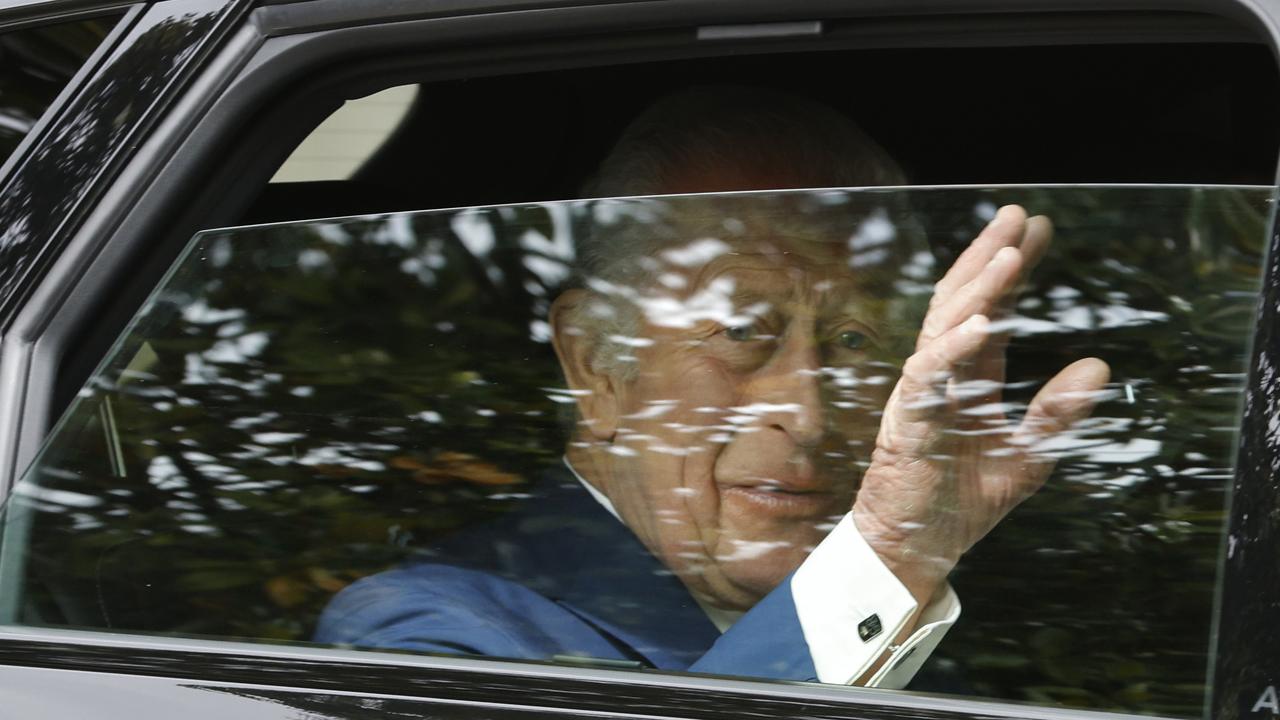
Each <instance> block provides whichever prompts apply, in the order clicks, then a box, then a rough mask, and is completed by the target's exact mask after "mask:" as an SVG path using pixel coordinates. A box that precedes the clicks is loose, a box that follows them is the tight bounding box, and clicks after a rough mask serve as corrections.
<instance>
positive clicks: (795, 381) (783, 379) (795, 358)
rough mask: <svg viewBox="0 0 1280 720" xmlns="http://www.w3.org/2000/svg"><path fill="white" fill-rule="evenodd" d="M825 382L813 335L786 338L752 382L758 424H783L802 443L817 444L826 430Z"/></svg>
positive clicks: (781, 427) (752, 395) (781, 426)
mask: <svg viewBox="0 0 1280 720" xmlns="http://www.w3.org/2000/svg"><path fill="white" fill-rule="evenodd" d="M806 336H807V337H806ZM821 386H822V366H821V358H820V355H819V348H818V345H817V343H816V342H815V341H814V339H813V337H812V336H810V335H809V334H808V333H804V334H802V335H801V334H798V335H796V336H792V337H788V338H786V339H785V340H784V342H783V344H782V345H781V346H780V347H779V348H778V350H777V352H776V353H775V354H774V356H773V358H771V359H770V361H769V362H768V363H767V364H766V365H765V366H764V367H762V368H760V370H759V371H757V373H756V377H755V378H754V379H753V381H752V383H751V388H750V392H749V394H750V398H749V403H750V404H751V405H752V406H754V407H755V408H756V409H757V411H758V413H759V416H758V417H759V419H758V420H757V422H756V423H755V425H756V426H757V427H776V428H779V429H781V430H783V431H784V432H786V433H787V435H789V436H790V437H791V439H792V441H793V442H795V443H796V444H797V445H800V446H802V447H815V446H817V445H818V443H819V442H821V441H822V438H823V436H824V435H825V434H826V418H825V417H824V412H825V411H824V409H823V403H822V395H821Z"/></svg>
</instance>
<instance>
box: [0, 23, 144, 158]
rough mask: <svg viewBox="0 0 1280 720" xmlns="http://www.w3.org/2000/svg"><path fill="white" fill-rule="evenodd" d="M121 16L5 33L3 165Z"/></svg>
mask: <svg viewBox="0 0 1280 720" xmlns="http://www.w3.org/2000/svg"><path fill="white" fill-rule="evenodd" d="M118 19H119V18H118V17H108V18H92V19H87V20H77V21H75V22H65V23H55V24H50V25H40V26H37V27H30V28H22V29H18V30H10V31H7V32H0V165H2V164H3V163H4V160H5V159H6V158H8V157H9V155H10V154H12V153H13V151H14V150H16V149H17V147H18V144H19V143H20V142H22V139H23V138H24V137H26V136H27V133H29V132H31V130H32V128H33V127H35V124H36V121H37V120H39V119H40V116H41V115H43V114H44V112H45V110H46V109H48V108H49V106H50V105H51V104H52V103H53V101H54V99H55V98H56V97H57V96H58V93H59V92H61V91H62V88H63V87H65V86H66V84H67V82H69V81H70V80H71V78H72V76H74V75H75V74H76V71H78V70H79V69H80V66H81V65H83V64H84V61H85V60H87V59H88V58H89V55H90V54H91V53H92V52H93V51H94V49H95V48H97V47H98V45H99V44H101V43H102V40H103V39H104V38H105V37H106V36H107V33H108V32H109V31H110V30H111V28H112V27H113V26H114V25H115V24H116V21H117V20H118Z"/></svg>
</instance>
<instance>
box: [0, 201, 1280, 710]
mask: <svg viewBox="0 0 1280 720" xmlns="http://www.w3.org/2000/svg"><path fill="white" fill-rule="evenodd" d="M1273 197H1274V188H1270V187H1245V186H1212V187H1210V186H1203V187H1197V186H1080V185H1074V186H1025V187H993V188H979V187H936V188H862V189H840V188H834V189H809V190H793V191H756V192H733V193H693V194H678V195H664V196H640V197H624V198H614V199H607V198H606V199H599V200H574V201H562V202H547V203H535V204H521V205H504V206H488V207H472V208H463V209H454V210H435V211H422V212H412V213H395V214H388V215H382V216H368V217H358V218H348V219H337V220H323V221H303V222H295V223H285V224H274V225H262V226H251V227H241V228H233V229H226V230H211V231H208V232H203V233H200V234H199V235H197V236H196V237H195V238H194V239H193V240H192V241H191V242H190V244H189V245H188V247H187V248H186V250H185V251H184V252H183V254H182V256H181V257H180V259H179V260H178V261H177V262H176V263H175V264H174V266H173V267H172V269H171V270H170V272H169V274H168V275H167V276H166V278H165V279H164V281H163V282H162V283H161V284H160V286H159V287H158V288H157V289H156V290H155V292H154V293H153V294H152V296H151V298H150V299H149V300H148V301H147V302H146V304H145V305H144V306H143V307H142V309H141V310H140V311H139V312H138V314H137V316H136V317H135V318H134V320H133V321H132V322H131V323H130V325H129V326H128V328H127V330H126V332H125V333H124V334H123V335H122V336H121V337H120V338H119V340H118V342H117V343H116V344H115V346H114V347H113V348H112V350H111V352H110V353H109V354H108V356H107V357H106V358H105V360H104V361H103V363H102V365H101V366H100V368H99V369H98V371H97V372H95V373H94V374H93V376H92V378H91V380H90V381H89V382H88V383H87V384H86V385H85V387H84V388H83V390H82V391H81V393H80V395H79V397H78V398H77V400H76V401H75V402H74V404H73V406H72V407H71V408H70V409H69V410H68V412H67V413H66V414H65V416H64V417H63V418H62V420H61V421H60V422H59V424H58V426H57V428H56V430H55V431H54V432H53V434H52V436H51V437H50V439H49V441H48V443H47V444H46V446H45V448H44V450H43V451H42V452H41V454H40V456H39V458H38V460H37V461H36V462H35V464H34V465H33V466H32V468H31V469H30V470H29V471H28V472H27V473H26V475H25V477H24V478H23V479H22V480H21V482H20V483H19V484H18V485H17V486H16V487H15V488H14V491H13V493H12V495H11V498H10V500H9V502H8V504H7V506H6V507H5V511H4V516H3V544H2V545H0V573H3V575H2V576H0V588H3V589H2V590H0V602H2V603H3V605H0V611H3V613H4V616H3V619H4V622H6V623H9V624H15V625H28V626H45V627H48V626H54V627H75V628H90V629H102V630H111V631H115V632H121V631H124V632H145V633H161V634H171V635H178V636H200V637H215V638H217V637H225V638H238V639H245V638H248V639H258V640H263V641H278V640H290V641H299V642H315V643H323V644H329V645H342V646H354V647H358V648H363V649H368V650H371V651H373V650H384V649H395V650H410V651H416V652H424V653H433V654H447V655H459V654H461V655H467V656H476V657H490V658H504V659H516V660H523V661H531V662H550V663H560V664H570V665H574V666H584V665H585V666H600V667H622V668H632V669H635V670H636V671H637V672H646V671H653V670H658V671H666V672H705V673H712V674H717V675H726V674H727V675H735V676H743V677H753V678H757V679H761V680H799V681H808V680H818V681H822V682H827V683H834V684H872V685H877V686H879V687H882V688H900V687H908V688H910V689H916V690H927V691H935V692H945V693H952V694H958V695H976V696H983V697H991V698H1007V699H1016V700H1021V701H1029V702H1033V703H1038V704H1046V705H1068V706H1076V707H1085V708H1103V709H1114V710H1124V711H1131V712H1137V713H1145V714H1159V715H1170V716H1183V717H1190V716H1196V715H1198V714H1199V713H1200V711H1201V708H1202V705H1203V702H1204V699H1205V691H1206V685H1205V673H1206V668H1207V667H1208V665H1209V632H1210V622H1211V614H1212V598H1213V593H1214V588H1215V577H1216V572H1217V564H1218V559H1219V557H1218V554H1219V547H1220V544H1221V540H1222V532H1223V521H1224V517H1225V510H1226V507H1225V504H1226V488H1227V486H1228V482H1229V478H1230V477H1231V463H1232V459H1233V447H1234V438H1235V434H1236V429H1237V423H1238V417H1237V416H1238V413H1239V402H1240V396H1241V390H1242V387H1243V383H1244V371H1245V369H1246V351H1247V342H1248V338H1249V336H1250V329H1251V327H1252V324H1253V312H1254V306H1255V302H1256V298H1257V289H1258V284H1259V273H1260V270H1259V268H1260V264H1261V258H1262V252H1263V244H1264V239H1265V234H1264V225H1265V222H1266V219H1267V216H1268V215H1269V213H1270V212H1271V208H1272V203H1273ZM1028 218H1030V219H1028ZM974 238H979V240H977V241H976V242H974V244H973V247H974V248H976V249H975V250H971V251H969V252H968V254H964V253H965V249H966V248H968V247H970V243H971V241H973V240H974ZM1005 244H1009V245H1014V246H1018V247H1019V248H1020V249H1019V250H1018V251H1017V252H1013V253H1012V255H1016V256H1018V257H1019V258H1023V259H1025V260H1026V261H1027V262H1028V263H1034V264H1035V265H1036V266H1035V268H1034V270H1030V269H1029V268H1028V271H1027V272H1022V270H1021V269H1020V268H1017V267H1014V266H1009V265H1001V263H1007V262H1020V260H1016V259H1014V258H1012V257H1011V253H1010V252H1009V251H1005V252H1003V253H1001V254H999V257H997V253H996V248H998V247H1001V246H1002V245H1005ZM984 247H985V248H987V249H986V250H983V249H982V248H984ZM983 253H986V255H984V254H983ZM1040 256H1042V258H1041V259H1039V261H1038V262H1035V260H1036V258H1037V257H1040ZM975 258H977V260H975ZM966 267H967V268H969V270H967V271H966V270H965V268H966ZM1002 267H1003V268H1004V269H1003V270H1002ZM949 270H950V271H951V272H950V274H948V271H949ZM966 272H967V273H968V274H967V275H966ZM1002 273H1004V274H1003V275H1002ZM1010 273H1011V274H1010ZM939 280H941V283H940V284H936V285H935V283H938V281H939ZM992 283H994V285H993V284H992ZM997 287H998V288H1001V289H998V290H992V289H991V288H997ZM983 288H987V289H986V290H984V289H983ZM983 293H987V295H983ZM987 296H989V297H988V299H989V300H990V303H989V304H987V305H983V302H985V301H984V300H982V299H981V298H982V297H987ZM931 303H932V305H931ZM940 308H941V310H940ZM975 313H980V314H981V315H982V316H983V317H984V318H986V320H985V321H984V320H983V318H977V319H975V320H968V321H965V322H963V323H962V321H964V320H965V318H969V317H971V316H973V315H974V314H975ZM922 327H923V331H922V330H921V328H922ZM1005 343H1007V354H1006V352H1005ZM948 358H949V359H948ZM909 359H910V360H909ZM1103 363H1105V365H1104V364H1103ZM1064 368H1067V370H1066V371H1065V372H1066V374H1065V375H1062V374H1060V373H1063V372H1064ZM1107 368H1109V372H1108V371H1107V370H1106V369H1107ZM1055 377H1056V378H1057V379H1056V380H1054V381H1053V384H1052V385H1051V386H1050V388H1049V390H1047V391H1046V393H1041V391H1042V389H1044V388H1045V387H1046V383H1047V382H1049V381H1050V380H1051V379H1053V378H1055ZM1064 378H1065V379H1064ZM913 383H914V384H913ZM921 487H926V488H927V490H925V491H921V490H920V488H921ZM1024 497H1025V501H1023V502H1019V501H1020V500H1023V498H1024ZM855 498H856V503H857V504H855ZM850 507H853V508H854V509H855V511H857V512H856V513H855V514H854V515H852V516H850V515H845V513H846V512H847V511H848V510H849V509H850ZM1006 511H1008V512H1007V516H1006V515H1005V512H1006ZM815 546H816V549H815ZM970 546H971V547H970ZM849 568H856V570H849Z"/></svg>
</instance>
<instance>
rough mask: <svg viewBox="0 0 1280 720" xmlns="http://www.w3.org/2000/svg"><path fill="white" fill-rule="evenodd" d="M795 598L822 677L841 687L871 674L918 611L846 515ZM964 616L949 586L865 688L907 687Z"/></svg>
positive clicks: (794, 580)
mask: <svg viewBox="0 0 1280 720" xmlns="http://www.w3.org/2000/svg"><path fill="white" fill-rule="evenodd" d="M791 596H792V599H793V600H794V601H795V606H796V614H797V615H798V616H799V618H800V627H801V629H802V630H803V631H804V639H805V642H806V643H807V644H808V645H809V655H810V656H811V658H812V659H813V666H814V669H815V670H817V673H818V679H819V680H821V681H822V682H824V683H834V684H838V685H848V684H851V683H853V682H854V681H855V680H857V679H858V678H860V677H862V676H863V675H864V674H866V672H867V670H868V669H869V668H870V667H872V666H873V665H874V664H875V663H876V661H877V660H879V659H880V658H881V657H882V656H883V655H884V654H885V652H886V651H887V650H889V649H890V645H891V643H892V642H893V640H894V638H896V637H898V635H900V634H901V633H902V631H903V629H904V627H905V625H906V623H907V622H908V621H909V620H910V619H911V616H912V615H913V614H914V613H915V611H916V607H917V604H916V601H915V598H913V597H912V596H911V593H910V592H908V591H907V589H906V587H904V586H903V585H902V583H901V582H899V581H898V578H897V577H895V576H894V574H893V573H892V572H890V571H889V568H887V567H885V566H884V563H883V562H881V561H880V558H879V556H877V555H876V553H875V551H874V550H872V549H871V546H869V545H868V544H867V541H866V540H864V539H863V537H862V535H861V534H860V533H859V532H858V528H857V527H856V526H855V525H854V524H853V517H852V516H851V515H847V514H846V515H845V516H844V518H843V519H841V520H840V522H839V524H837V525H836V527H835V529H834V530H832V531H831V534H829V535H828V536H827V537H826V539H824V540H823V541H822V542H821V543H820V544H819V545H818V547H816V548H814V550H813V552H812V553H810V555H809V557H808V558H807V559H806V560H805V561H804V562H803V563H802V564H801V565H800V568H799V569H798V570H796V572H795V574H794V575H793V576H792V577H791ZM959 617H960V599H959V598H958V597H956V594H955V591H954V590H952V588H951V586H950V585H947V588H946V592H945V593H944V594H943V595H942V597H941V598H939V599H937V600H934V601H933V602H931V603H930V604H929V606H928V607H926V608H925V609H924V612H922V613H921V614H920V620H919V623H918V627H917V629H916V631H915V632H913V633H912V634H911V636H910V637H909V638H907V640H906V641H905V642H903V643H902V644H901V645H899V646H897V647H895V648H893V649H892V652H891V653H890V655H889V656H888V658H887V659H886V660H885V662H884V664H883V665H882V666H880V669H879V670H877V671H876V673H875V675H873V676H872V677H871V680H870V681H869V682H867V686H868V687H885V688H893V689H900V688H902V687H905V686H906V684H907V683H908V682H910V681H911V678H912V677H914V676H915V674H916V671H918V670H919V669H920V666H922V665H924V661H925V660H927V659H928V657H929V655H930V654H931V653H932V652H933V650H934V648H936V647H937V646H938V643H939V642H941V641H942V638H943V636H944V635H945V634H946V632H947V630H949V629H951V626H952V625H954V624H955V622H956V620H957V619H959Z"/></svg>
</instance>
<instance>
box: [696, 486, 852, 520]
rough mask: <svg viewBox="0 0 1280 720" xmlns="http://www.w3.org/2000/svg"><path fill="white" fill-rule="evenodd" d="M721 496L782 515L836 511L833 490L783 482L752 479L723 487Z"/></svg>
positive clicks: (805, 516) (758, 509) (810, 516)
mask: <svg viewBox="0 0 1280 720" xmlns="http://www.w3.org/2000/svg"><path fill="white" fill-rule="evenodd" d="M721 497H722V498H724V500H725V501H727V502H730V503H743V504H745V505H747V506H749V507H751V508H753V511H754V512H760V513H767V514H769V515H775V516H782V517H803V518H815V517H821V516H824V515H827V514H830V513H831V512H833V509H832V507H831V505H832V503H833V501H834V500H835V496H834V493H832V492H830V491H826V490H821V489H818V488H814V487H804V486H797V485H791V484H787V483H780V482H771V481H764V482H751V483H742V484H735V485H728V486H725V487H723V489H722V491H721Z"/></svg>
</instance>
